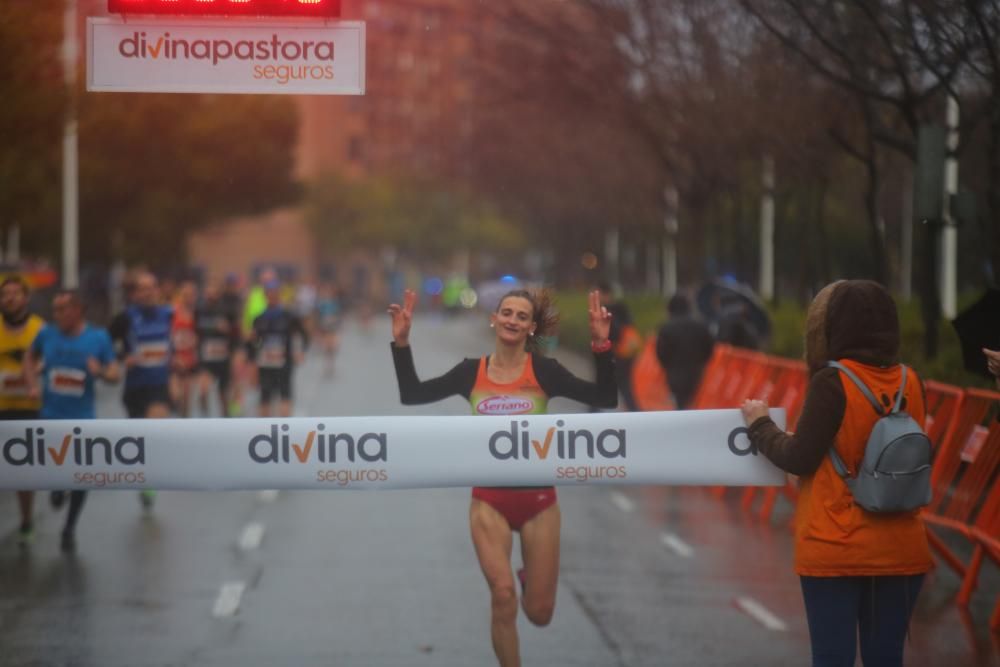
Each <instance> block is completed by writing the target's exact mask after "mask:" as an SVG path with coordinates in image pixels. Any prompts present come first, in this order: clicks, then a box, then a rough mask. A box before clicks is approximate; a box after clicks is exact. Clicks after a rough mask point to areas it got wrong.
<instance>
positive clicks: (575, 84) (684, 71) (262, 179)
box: [0, 0, 1000, 298]
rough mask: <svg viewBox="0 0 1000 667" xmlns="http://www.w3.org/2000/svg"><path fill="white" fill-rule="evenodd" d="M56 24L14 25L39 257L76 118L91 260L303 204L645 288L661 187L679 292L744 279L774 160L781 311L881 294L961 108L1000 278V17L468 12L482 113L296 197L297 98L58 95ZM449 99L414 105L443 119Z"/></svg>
mask: <svg viewBox="0 0 1000 667" xmlns="http://www.w3.org/2000/svg"><path fill="white" fill-rule="evenodd" d="M403 2H404V0H391V1H390V2H389V3H386V4H387V5H392V4H393V3H403ZM427 4H428V6H430V5H434V6H435V7H437V6H438V5H440V6H441V7H444V6H447V4H448V3H446V2H443V0H435V1H434V2H430V1H429V0H428V3H427ZM62 7H63V3H62V2H61V0H38V1H37V2H32V3H3V4H2V5H0V98H2V99H4V100H5V104H4V105H2V107H0V131H2V132H3V142H2V143H0V213H2V217H3V219H2V221H0V224H4V225H7V224H11V223H17V224H19V225H20V227H21V228H22V230H24V232H25V234H24V243H25V245H26V246H27V248H28V249H29V250H31V249H35V250H39V251H40V250H48V251H49V253H50V254H52V255H54V256H55V255H57V252H53V251H52V245H53V239H55V238H58V220H59V178H60V137H61V128H62V119H63V118H64V116H65V114H66V113H67V109H68V108H69V105H71V104H74V103H75V104H76V106H77V114H78V116H79V118H80V128H81V135H80V136H81V151H80V153H81V224H82V227H83V229H84V230H85V231H84V233H83V235H82V239H83V243H84V248H83V251H84V253H85V256H86V257H87V258H89V259H91V260H95V261H101V260H104V259H107V258H109V257H111V256H124V257H125V258H126V259H146V260H148V259H149V257H148V256H147V255H148V254H149V253H150V249H151V248H155V249H156V251H157V252H156V254H157V255H159V256H161V257H163V258H179V257H180V256H181V254H182V248H183V239H184V236H185V234H186V233H187V232H188V231H190V230H193V229H197V228H198V227H200V226H203V225H205V224H208V223H210V222H212V221H214V220H216V219H219V218H221V217H225V216H228V215H234V214H245V213H253V212H256V211H261V210H265V209H266V208H269V207H271V206H274V205H278V204H283V203H289V202H295V201H298V199H299V197H300V195H301V193H303V192H304V193H305V194H306V200H305V201H306V212H307V217H308V219H309V220H311V221H313V223H314V225H315V226H316V228H317V229H318V230H319V233H320V234H321V235H322V236H323V238H324V239H325V243H327V244H328V245H329V246H330V247H331V248H338V247H339V248H343V247H344V245H345V244H354V245H368V246H371V247H373V248H378V247H379V246H380V245H384V244H386V243H388V242H395V243H400V244H402V245H405V246H407V247H408V248H409V249H411V250H412V251H413V252H415V253H420V254H423V255H427V256H431V257H440V256H442V255H445V254H447V253H448V252H449V251H450V250H451V249H454V248H466V247H468V246H470V245H473V246H475V245H486V246H490V247H495V248H496V249H497V250H498V251H499V252H512V251H514V250H515V249H518V248H523V247H525V246H529V245H533V246H536V247H537V248H541V249H547V250H550V251H551V255H552V256H553V258H554V260H555V266H554V267H553V268H554V271H555V275H553V276H552V277H555V278H561V279H564V280H565V279H573V278H579V277H580V276H581V275H582V274H581V269H580V265H579V257H580V255H581V254H582V253H583V252H584V251H587V250H600V248H601V246H602V244H603V241H604V237H605V234H606V232H607V231H608V229H609V228H611V227H614V228H616V229H619V230H620V231H621V238H622V239H623V247H624V248H625V252H624V253H623V259H624V261H623V271H624V274H623V277H624V278H625V279H626V281H627V282H628V283H629V284H630V285H638V284H639V283H641V282H644V281H645V278H646V276H647V275H648V274H649V269H650V268H657V264H658V262H659V259H658V255H657V253H656V252H655V250H656V249H657V248H658V247H659V245H660V243H661V242H662V241H663V239H664V235H665V234H666V233H667V232H666V230H665V228H664V218H665V216H666V215H667V213H668V202H667V201H666V199H665V197H664V191H665V189H667V188H672V189H675V190H676V191H677V193H678V198H677V201H678V209H679V210H678V213H679V215H678V217H679V221H680V224H679V229H678V233H677V242H678V244H679V249H680V252H679V256H680V270H681V281H682V282H685V283H690V282H695V281H697V280H700V279H702V278H704V277H706V276H707V275H715V274H719V273H731V274H734V275H736V276H738V277H740V278H742V279H744V280H748V281H751V282H752V281H753V280H754V279H755V278H756V275H757V244H758V218H759V206H760V197H761V194H762V190H763V186H762V183H761V168H762V163H763V161H764V160H765V158H767V159H770V160H773V162H774V164H775V171H776V175H777V178H776V190H775V195H776V201H777V223H778V227H777V249H778V254H777V263H778V276H779V282H778V288H779V293H780V294H781V295H782V296H784V297H795V298H799V297H806V296H808V294H809V293H810V292H811V291H812V290H814V289H815V288H816V287H817V286H818V285H820V284H822V283H824V282H826V281H828V280H830V279H831V278H833V277H835V276H842V275H853V276H860V275H867V276H871V277H873V278H876V279H879V280H881V281H883V282H886V283H892V282H893V281H894V279H895V277H896V276H897V275H898V273H899V269H900V267H901V266H902V265H903V262H902V259H903V258H902V257H901V251H900V245H901V244H900V240H901V237H902V236H903V230H904V228H907V227H912V226H913V225H914V222H913V220H912V219H911V217H910V215H909V213H908V211H907V207H906V205H905V202H906V201H907V200H909V199H911V198H912V195H911V193H910V190H909V188H910V185H909V183H910V180H911V178H910V174H911V172H912V168H913V161H914V158H915V155H916V136H917V132H918V130H919V127H920V126H921V124H923V123H927V122H937V123H940V122H942V121H943V116H944V106H945V98H946V97H947V96H949V95H950V96H953V97H955V98H957V99H958V100H959V102H960V105H961V119H962V125H961V141H960V145H959V149H958V153H959V155H960V157H961V174H962V181H963V184H964V185H965V186H966V187H968V188H969V189H971V190H972V191H974V192H975V193H976V194H977V195H978V196H979V200H980V203H981V206H980V210H981V215H980V216H979V218H978V220H975V221H966V222H965V224H964V226H963V227H962V229H961V231H960V239H961V243H962V250H961V252H962V256H963V258H964V259H963V262H962V263H961V267H962V276H961V277H962V280H963V282H964V283H965V284H981V283H982V282H983V280H984V279H989V278H990V277H992V276H994V275H997V271H998V270H1000V47H998V46H997V44H1000V0H819V1H816V0H576V1H574V2H561V1H558V0H545V1H544V2H538V1H537V0H508V1H507V2H503V3H477V4H476V5H475V6H474V9H471V10H470V9H469V6H468V5H464V8H463V11H464V15H469V13H470V12H471V13H472V14H471V15H472V19H471V21H472V23H470V24H469V25H468V26H463V28H462V29H463V30H464V31H466V32H470V31H474V39H475V41H476V44H475V49H474V50H473V52H472V55H471V56H470V62H468V63H463V65H462V68H461V70H460V71H462V72H464V73H465V74H464V75H463V76H466V78H467V80H466V81H463V84H469V85H471V86H472V89H473V91H474V94H473V95H472V96H471V97H470V98H469V101H467V102H465V103H463V106H462V107H461V108H450V109H445V110H444V114H445V115H444V117H443V118H442V121H441V123H440V125H441V127H440V130H439V131H437V132H436V133H429V134H428V135H427V139H426V141H428V142H429V148H433V149H434V150H435V151H437V152H441V151H442V150H443V151H444V152H445V153H446V154H447V159H444V160H441V161H439V162H435V163H434V167H433V169H428V168H427V166H426V165H405V164H393V165H374V166H373V168H372V169H371V172H372V173H371V178H370V180H368V181H364V180H362V181H345V180H343V179H341V178H339V177H336V176H331V177H329V178H327V179H325V180H323V181H322V182H318V183H314V184H306V186H307V187H306V188H304V189H302V188H300V186H299V185H298V184H296V183H295V182H294V180H293V151H294V146H295V137H296V134H295V133H296V129H297V122H296V117H295V113H294V108H293V106H292V105H291V104H290V103H289V101H288V100H286V99H284V98H268V97H239V96H237V97H234V96H220V97H212V96H191V95H184V96H177V95H142V96H124V95H112V94H83V93H82V91H66V90H65V88H64V86H63V83H62V76H61V64H60V62H59V58H58V55H59V44H60V40H61V13H62ZM382 28H383V25H382V23H380V22H379V21H375V22H372V23H371V24H370V25H369V30H370V31H373V34H374V31H377V30H380V29H382ZM387 29H389V28H387ZM421 32H422V31H417V30H414V31H411V32H410V33H408V34H409V36H410V37H409V38H412V39H418V37H417V36H416V35H417V34H419V33H421ZM425 38H426V39H437V38H439V35H436V34H434V33H433V32H432V31H431V32H428V35H427V37H425ZM369 56H370V58H371V59H374V58H390V56H391V54H389V55H387V54H374V53H373V54H369ZM81 79H82V77H81ZM70 92H72V93H73V94H69V93H70ZM380 94H384V95H391V94H393V91H392V90H382V91H381V92H380ZM435 94H436V91H434V90H428V91H427V97H426V99H418V100H410V101H408V104H417V105H419V104H428V105H429V104H430V102H431V101H434V103H435V104H436V105H437V106H441V104H440V103H441V102H442V99H446V98H439V99H436V100H435V99H434V95H435ZM399 122H405V119H404V118H401V119H400V121H399ZM458 127H461V128H468V131H466V130H465V129H463V130H462V132H456V131H455V129H456V128H458ZM372 141H377V137H373V138H372ZM430 144H433V146H430ZM415 154H419V151H415ZM414 174H416V175H414ZM332 220H336V227H335V228H333V227H331V221H332ZM918 256H919V255H918Z"/></svg>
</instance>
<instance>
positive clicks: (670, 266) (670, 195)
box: [663, 185, 680, 297]
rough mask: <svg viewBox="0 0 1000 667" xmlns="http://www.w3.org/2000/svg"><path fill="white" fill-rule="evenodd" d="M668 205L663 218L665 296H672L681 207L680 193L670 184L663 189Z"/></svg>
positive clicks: (675, 289)
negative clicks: (679, 210)
mask: <svg viewBox="0 0 1000 667" xmlns="http://www.w3.org/2000/svg"><path fill="white" fill-rule="evenodd" d="M663 198H664V200H665V202H666V205H667V214H666V216H665V217H664V219H663V229H664V231H665V232H666V234H665V235H664V237H663V296H664V297H671V296H673V295H674V294H676V293H677V233H678V232H679V231H680V220H679V214H678V209H679V208H680V193H678V192H677V188H675V187H674V186H672V185H670V186H667V188H666V190H664V191H663Z"/></svg>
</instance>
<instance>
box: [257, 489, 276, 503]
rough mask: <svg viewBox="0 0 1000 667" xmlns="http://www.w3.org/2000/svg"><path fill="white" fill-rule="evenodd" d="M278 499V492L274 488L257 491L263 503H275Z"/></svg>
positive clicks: (258, 498)
mask: <svg viewBox="0 0 1000 667" xmlns="http://www.w3.org/2000/svg"><path fill="white" fill-rule="evenodd" d="M277 499H278V492H277V491H276V490H274V489H265V490H264V491H258V492H257V500H259V501H260V502H262V503H273V502H274V501H275V500H277Z"/></svg>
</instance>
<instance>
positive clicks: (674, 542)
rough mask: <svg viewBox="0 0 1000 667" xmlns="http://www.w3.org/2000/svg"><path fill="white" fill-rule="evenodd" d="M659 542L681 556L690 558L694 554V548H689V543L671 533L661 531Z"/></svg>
mask: <svg viewBox="0 0 1000 667" xmlns="http://www.w3.org/2000/svg"><path fill="white" fill-rule="evenodd" d="M660 542H662V543H663V546H665V547H667V548H668V549H670V550H671V551H673V552H674V553H675V554H677V555H678V556H680V557H681V558H691V557H692V556H694V549H693V548H691V545H690V544H688V543H687V542H685V541H684V540H682V539H681V538H679V537H677V536H676V535H674V534H673V533H663V534H662V535H660Z"/></svg>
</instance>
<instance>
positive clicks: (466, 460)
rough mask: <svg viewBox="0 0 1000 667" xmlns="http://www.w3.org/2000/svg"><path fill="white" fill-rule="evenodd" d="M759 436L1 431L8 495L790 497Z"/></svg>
mask: <svg viewBox="0 0 1000 667" xmlns="http://www.w3.org/2000/svg"><path fill="white" fill-rule="evenodd" d="M771 416H772V418H774V420H775V421H776V422H777V423H778V425H779V426H781V427H784V422H785V411H784V410H783V409H781V408H776V409H773V410H771ZM746 434H747V430H746V428H744V426H743V418H742V415H741V414H740V411H739V410H698V411H687V412H604V413H593V414H566V415H510V416H468V417H424V416H420V417H417V416H414V417H333V418H322V417H320V418H293V419H95V420H80V421H76V420H60V421H55V420H48V421H47V420H38V421H0V443H2V448H0V489H7V490H14V489H19V490H31V489H36V490H41V489H144V488H149V489H189V490H228V489H234V490H235V489H414V488H431V487H450V486H548V485H580V484H671V485H698V486H701V485H739V486H778V485H781V484H783V483H784V481H785V476H784V473H782V472H781V471H780V470H778V469H777V468H775V467H774V466H773V465H771V464H770V463H769V462H768V461H767V460H766V458H765V457H764V456H762V455H759V454H758V453H757V452H756V451H755V450H754V448H753V447H752V446H751V444H750V441H749V439H748V438H747V435H746Z"/></svg>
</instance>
